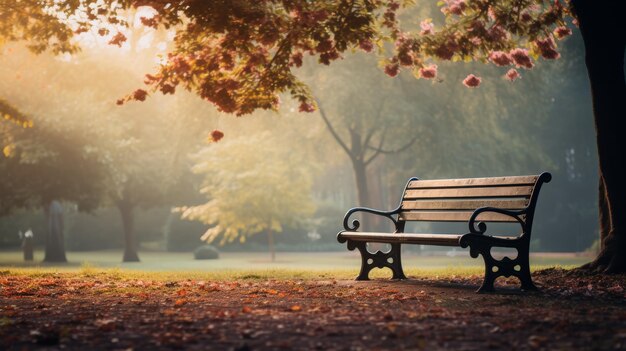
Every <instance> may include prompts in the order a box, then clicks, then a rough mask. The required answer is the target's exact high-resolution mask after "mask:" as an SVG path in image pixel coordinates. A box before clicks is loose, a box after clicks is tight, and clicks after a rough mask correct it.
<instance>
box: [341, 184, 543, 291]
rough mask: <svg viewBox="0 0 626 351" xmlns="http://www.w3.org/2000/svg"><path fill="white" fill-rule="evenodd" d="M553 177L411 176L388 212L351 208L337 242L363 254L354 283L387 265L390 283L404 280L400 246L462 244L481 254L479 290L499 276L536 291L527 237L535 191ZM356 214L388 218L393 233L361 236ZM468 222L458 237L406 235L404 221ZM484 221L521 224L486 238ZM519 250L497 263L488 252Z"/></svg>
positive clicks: (489, 288) (490, 287)
mask: <svg viewBox="0 0 626 351" xmlns="http://www.w3.org/2000/svg"><path fill="white" fill-rule="evenodd" d="M551 179H552V176H551V175H550V173H542V174H541V175H534V176H513V177H492V178H467V179H437V180H419V179H417V178H411V179H409V181H408V182H407V184H406V187H405V189H404V193H403V196H402V200H401V201H400V205H399V206H398V207H397V208H396V209H394V210H392V211H378V210H374V209H370V208H365V207H356V208H352V209H350V210H349V211H348V212H347V213H346V215H345V217H344V219H343V227H344V230H343V231H341V232H339V234H337V240H339V242H340V243H345V242H347V246H348V249H349V250H354V249H358V250H359V251H360V252H361V271H360V273H359V275H358V277H357V278H356V279H357V280H368V279H369V272H370V271H371V270H372V269H373V268H384V267H388V268H390V269H391V271H392V272H393V276H392V279H407V278H406V276H405V275H404V272H403V270H402V261H401V257H400V246H401V245H402V244H418V245H438V246H460V247H462V248H466V247H468V246H469V248H470V256H471V257H473V258H477V257H478V255H479V254H480V255H482V257H483V260H484V262H485V278H484V280H483V283H482V285H481V287H480V288H479V289H478V292H489V291H494V286H493V284H494V281H495V280H496V278H498V277H500V276H504V277H510V276H515V277H517V278H518V279H519V280H520V282H521V287H522V289H523V290H536V289H537V287H536V286H535V285H534V284H533V282H532V279H531V276H530V264H529V259H528V253H529V246H530V236H531V230H532V224H533V217H534V213H535V206H536V204H537V198H538V196H539V191H540V189H541V185H542V184H543V183H547V182H549V181H550V180H551ZM358 212H364V213H371V214H374V215H379V216H383V217H386V218H388V219H389V220H391V222H392V223H393V224H394V226H395V231H394V232H393V233H377V232H359V231H357V230H358V229H359V226H360V223H359V220H358V219H354V220H353V221H352V224H350V223H349V221H350V217H351V216H352V215H353V214H355V213H358ZM408 221H425V222H467V224H468V232H466V233H462V234H417V233H416V234H413V233H404V228H405V225H406V222H408ZM487 222H512V223H519V225H520V226H521V233H520V234H519V235H518V236H494V235H487V224H486V223H487ZM367 243H386V244H390V246H391V250H390V251H388V252H382V251H377V252H375V253H371V252H369V251H368V248H367ZM492 247H501V248H513V249H517V257H516V258H514V259H511V258H509V257H508V256H505V257H503V258H502V259H495V258H494V257H493V256H492V253H491V248H492Z"/></svg>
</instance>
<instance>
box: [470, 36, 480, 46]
mask: <svg viewBox="0 0 626 351" xmlns="http://www.w3.org/2000/svg"><path fill="white" fill-rule="evenodd" d="M469 41H470V43H472V44H474V45H476V46H479V45H480V44H482V43H483V40H482V39H480V38H478V37H472V38H470V40H469Z"/></svg>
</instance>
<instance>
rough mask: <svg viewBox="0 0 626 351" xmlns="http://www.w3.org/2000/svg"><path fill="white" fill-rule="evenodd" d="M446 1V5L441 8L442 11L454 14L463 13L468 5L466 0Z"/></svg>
mask: <svg viewBox="0 0 626 351" xmlns="http://www.w3.org/2000/svg"><path fill="white" fill-rule="evenodd" d="M445 1H446V5H447V6H444V7H442V8H441V12H443V13H444V14H446V15H447V14H449V13H451V14H454V15H459V16H460V15H462V14H463V11H465V8H466V7H467V5H466V4H465V0H445Z"/></svg>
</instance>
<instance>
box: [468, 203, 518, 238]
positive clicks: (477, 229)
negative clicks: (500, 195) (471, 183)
mask: <svg viewBox="0 0 626 351" xmlns="http://www.w3.org/2000/svg"><path fill="white" fill-rule="evenodd" d="M526 211H527V209H526V208H525V209H523V210H519V211H511V210H505V209H502V208H497V207H480V208H477V209H476V210H475V211H474V213H472V216H471V217H470V219H469V222H468V225H469V230H470V233H473V234H484V233H485V232H486V231H487V224H485V222H476V218H477V217H478V216H479V215H480V214H481V213H485V212H495V213H500V214H503V215H507V216H509V217H512V218H514V219H516V220H517V221H518V222H519V224H520V225H521V226H522V230H524V229H525V223H524V221H523V220H522V218H521V216H522V215H524V214H526Z"/></svg>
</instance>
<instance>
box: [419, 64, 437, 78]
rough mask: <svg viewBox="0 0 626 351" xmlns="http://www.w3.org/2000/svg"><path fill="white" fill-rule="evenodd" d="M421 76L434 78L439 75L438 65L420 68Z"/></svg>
mask: <svg viewBox="0 0 626 351" xmlns="http://www.w3.org/2000/svg"><path fill="white" fill-rule="evenodd" d="M419 72H420V76H421V77H422V78H425V79H433V78H435V77H436V76H437V65H430V66H428V67H422V68H420V70H419Z"/></svg>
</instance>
